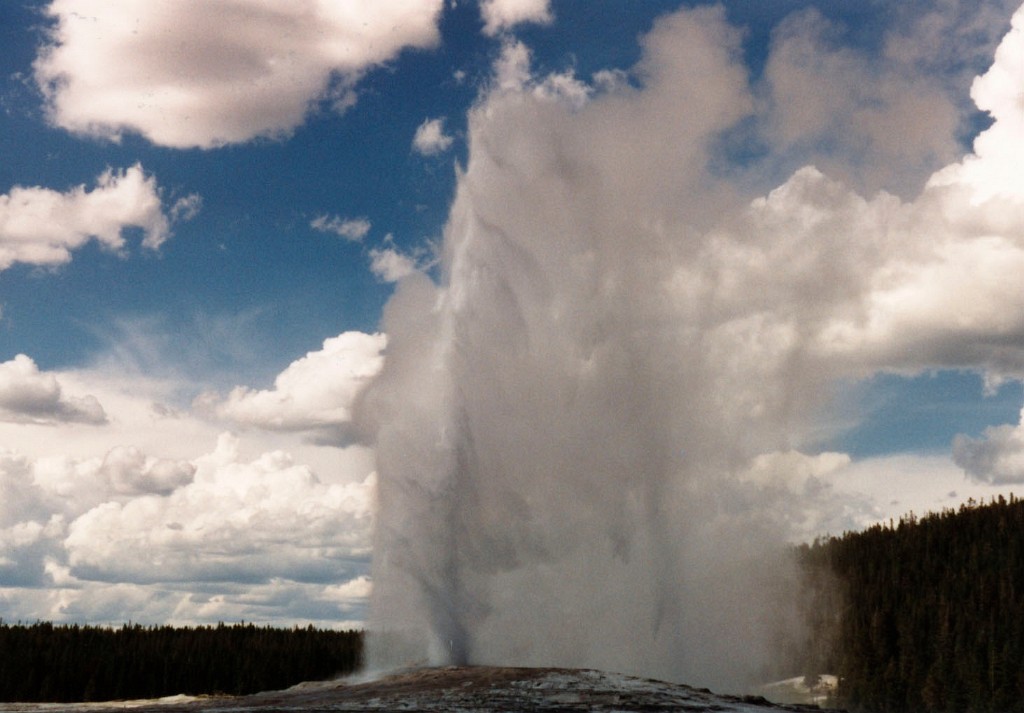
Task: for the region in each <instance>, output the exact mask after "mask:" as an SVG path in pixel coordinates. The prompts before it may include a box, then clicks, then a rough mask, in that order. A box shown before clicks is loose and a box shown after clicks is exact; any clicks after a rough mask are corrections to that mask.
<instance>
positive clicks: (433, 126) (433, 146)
mask: <svg viewBox="0 0 1024 713" xmlns="http://www.w3.org/2000/svg"><path fill="white" fill-rule="evenodd" d="M453 140H454V139H452V137H451V136H448V135H447V134H445V133H444V119H443V118H437V119H424V121H423V123H422V124H420V125H419V126H418V127H417V128H416V135H415V136H413V139H412V147H413V149H414V150H415V151H416V153H419V154H422V155H423V156H435V155H437V154H439V153H443V152H444V151H447V150H448V148H449V147H450V146H451V145H452V141H453Z"/></svg>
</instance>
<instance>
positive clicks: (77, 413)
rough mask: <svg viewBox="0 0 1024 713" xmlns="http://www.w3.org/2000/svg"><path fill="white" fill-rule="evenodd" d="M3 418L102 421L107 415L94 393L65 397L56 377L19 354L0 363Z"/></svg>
mask: <svg viewBox="0 0 1024 713" xmlns="http://www.w3.org/2000/svg"><path fill="white" fill-rule="evenodd" d="M0 420H3V421H12V422H16V423H18V422H31V423H87V424H102V423H106V421H107V414H106V412H104V410H103V407H102V406H101V405H100V402H99V401H98V400H97V399H96V397H95V396H92V395H88V394H87V395H85V396H66V395H65V394H64V393H63V389H62V388H61V385H60V382H59V381H58V380H57V377H56V376H54V375H53V374H50V373H45V372H41V371H39V367H38V366H36V363H35V362H34V361H33V360H32V359H31V358H30V357H28V356H25V355H24V354H18V355H17V356H16V357H14V358H13V359H11V360H10V361H6V362H3V363H0Z"/></svg>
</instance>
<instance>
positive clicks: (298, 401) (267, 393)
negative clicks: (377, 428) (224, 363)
mask: <svg viewBox="0 0 1024 713" xmlns="http://www.w3.org/2000/svg"><path fill="white" fill-rule="evenodd" d="M386 344H387V339H386V337H385V336H384V335H383V334H365V333H363V332H345V333H344V334H340V335H338V336H337V337H331V338H330V339H326V340H324V344H323V348H322V349H320V350H319V351H315V352H309V353H308V354H306V356H304V357H302V358H301V359H298V360H296V361H294V362H292V363H291V364H290V365H289V366H288V368H287V369H285V370H284V371H282V372H281V373H280V374H279V375H278V376H277V378H276V379H275V380H274V388H273V389H266V390H254V389H251V388H248V387H244V386H239V387H237V388H235V389H233V390H232V391H231V392H230V393H229V394H228V395H227V397H226V398H224V399H223V400H221V399H220V398H219V397H217V396H216V395H212V394H207V395H206V396H204V397H201V398H200V400H199V402H198V405H199V406H200V408H201V409H203V410H206V411H208V412H212V413H213V414H214V415H216V416H217V417H219V418H222V419H226V420H229V421H231V422H233V423H236V424H239V425H243V426H253V427H257V428H264V429H271V430H283V431H320V432H322V431H328V432H332V433H334V432H338V431H339V430H340V431H343V430H344V429H345V428H346V427H347V426H348V424H349V423H350V421H351V417H352V403H353V401H354V400H355V398H356V396H357V395H358V394H359V392H360V391H361V390H362V389H363V388H364V387H365V386H366V384H367V383H368V382H369V381H370V380H371V379H372V378H373V377H374V376H375V375H376V374H377V372H378V371H379V370H380V367H381V364H382V363H383V360H384V357H383V351H384V347H385V345H386Z"/></svg>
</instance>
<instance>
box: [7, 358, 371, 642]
mask: <svg viewBox="0 0 1024 713" xmlns="http://www.w3.org/2000/svg"><path fill="white" fill-rule="evenodd" d="M325 366H329V365H325ZM55 378H57V379H58V382H59V383H60V384H61V385H66V386H67V388H68V389H70V390H73V391H79V390H87V391H89V392H92V393H96V394H97V395H99V397H100V398H101V399H102V401H103V403H104V406H105V407H106V409H107V413H108V420H107V422H106V423H105V424H103V425H99V426H95V427H91V428H89V429H81V428H75V426H74V424H61V423H55V424H50V425H43V424H40V423H36V422H21V423H10V422H7V423H4V422H0V442H2V443H5V444H16V447H17V451H14V450H4V449H0V493H2V494H3V497H2V498H0V579H2V581H3V586H2V587H0V610H2V614H3V616H4V618H12V619H16V618H20V619H23V620H32V619H36V618H39V619H45V620H56V621H79V622H81V621H89V622H94V623H107V622H109V623H115V624H116V623H121V622H123V621H125V620H126V619H128V618H130V619H132V620H134V621H146V622H153V623H166V622H172V623H182V624H184V623H200V622H209V621H218V620H220V621H233V620H239V619H243V618H244V619H246V620H249V621H266V622H273V623H279V624H283V625H291V624H293V623H305V622H314V623H317V624H318V625H322V626H331V627H338V626H345V625H348V626H356V625H360V624H361V622H362V620H363V619H364V617H365V613H364V608H365V596H364V593H365V590H366V576H367V571H368V550H369V534H370V517H371V504H372V502H373V488H374V485H373V482H374V481H373V477H372V469H373V463H372V454H371V453H370V452H369V450H368V449H366V448H364V447H361V446H351V447H348V448H337V447H334V448H324V447H320V446H314V445H309V444H303V443H301V441H300V440H299V439H298V438H297V437H295V436H290V435H288V434H266V435H264V436H263V437H261V438H259V439H253V440H249V441H247V440H245V439H238V438H235V437H233V436H229V435H224V436H223V437H221V438H220V439H218V438H217V435H216V434H217V431H216V430H214V429H215V428H216V427H215V426H213V425H211V424H209V423H207V422H205V421H202V420H199V419H197V418H195V417H192V416H190V415H189V414H188V413H187V411H185V410H183V409H176V408H173V407H171V406H168V405H167V403H168V401H167V399H170V398H175V395H176V394H179V393H180V392H182V391H183V390H184V388H183V387H184V384H181V383H166V382H158V381H155V380H146V379H142V378H139V377H133V376H131V375H130V374H126V373H124V372H123V371H122V372H111V373H104V372H95V371H93V372H89V371H78V372H60V373H57V374H55ZM214 441H217V443H218V445H217V448H215V449H214V450H213V451H212V452H207V453H204V451H205V450H206V449H208V448H209V445H210V444H212V443H213V442H214ZM126 444H130V445H126Z"/></svg>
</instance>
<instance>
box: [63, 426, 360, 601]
mask: <svg viewBox="0 0 1024 713" xmlns="http://www.w3.org/2000/svg"><path fill="white" fill-rule="evenodd" d="M193 464H194V467H195V476H194V478H192V479H190V481H189V482H187V483H186V484H184V485H180V486H179V487H176V488H175V489H173V490H172V491H171V492H169V493H167V494H164V495H160V494H146V495H142V496H139V497H134V498H131V499H128V500H126V501H118V500H109V501H106V502H103V503H101V504H99V505H97V506H95V507H93V508H91V509H90V510H88V511H87V512H85V513H82V514H81V515H80V516H78V517H77V518H76V519H74V520H73V521H71V522H70V523H69V525H68V533H67V539H66V540H65V542H64V546H65V548H66V551H67V558H68V559H67V561H68V565H69V567H70V572H71V574H72V576H75V577H76V578H78V579H88V580H98V581H107V582H135V583H147V582H157V581H163V582H201V581H227V582H246V581H269V580H270V579H271V578H273V577H280V578H285V579H290V580H293V581H306V582H323V581H336V580H337V579H339V578H342V579H343V578H344V577H345V573H346V568H347V572H348V574H349V575H350V576H354V575H356V574H359V573H361V572H358V571H356V570H358V569H364V568H365V563H366V559H367V557H368V555H369V522H370V520H369V518H370V505H371V502H372V498H371V492H372V491H371V489H372V486H373V482H372V478H371V477H369V476H367V479H365V480H364V481H363V482H362V483H349V484H345V485H342V484H325V483H322V482H321V481H320V480H319V478H317V476H316V475H315V474H314V473H313V472H312V471H311V470H310V469H309V468H308V467H306V466H304V465H300V464H297V463H295V462H294V460H293V459H292V458H291V456H289V455H288V454H287V453H284V452H282V451H276V452H268V453H264V454H262V455H261V456H259V457H258V458H256V459H255V460H252V461H247V460H245V459H243V458H241V457H240V455H239V451H238V442H237V439H235V438H234V437H232V436H230V435H223V436H221V438H220V439H219V441H218V443H217V447H216V449H215V450H214V451H213V452H212V453H209V454H207V455H204V456H200V457H199V458H196V459H195V460H194V461H193ZM343 581H344V580H343Z"/></svg>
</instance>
